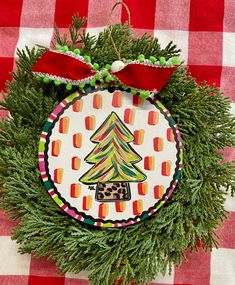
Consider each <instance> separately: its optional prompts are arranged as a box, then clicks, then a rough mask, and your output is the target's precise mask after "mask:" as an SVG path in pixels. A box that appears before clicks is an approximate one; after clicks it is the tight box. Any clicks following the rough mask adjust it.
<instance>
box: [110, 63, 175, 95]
mask: <svg viewBox="0 0 235 285" xmlns="http://www.w3.org/2000/svg"><path fill="white" fill-rule="evenodd" d="M175 69H176V66H173V67H159V66H153V65H145V64H141V63H130V64H128V65H127V66H126V67H124V68H123V69H122V70H120V71H117V72H115V73H113V75H114V76H115V77H117V78H118V80H119V81H121V82H122V83H123V84H125V85H127V86H129V87H133V88H136V89H142V90H147V91H154V92H156V91H160V90H161V89H162V87H163V86H164V85H165V84H166V83H167V81H168V80H169V78H170V77H171V75H172V74H173V72H174V71H175Z"/></svg>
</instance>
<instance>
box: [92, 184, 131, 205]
mask: <svg viewBox="0 0 235 285" xmlns="http://www.w3.org/2000/svg"><path fill="white" fill-rule="evenodd" d="M130 199H131V193H130V185H129V183H127V182H109V183H102V182H100V183H98V184H97V187H96V200H98V201H104V202H112V201H127V200H130Z"/></svg>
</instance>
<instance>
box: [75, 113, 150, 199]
mask: <svg viewBox="0 0 235 285" xmlns="http://www.w3.org/2000/svg"><path fill="white" fill-rule="evenodd" d="M90 139H91V141H92V142H93V143H96V144H97V145H96V147H95V148H94V149H93V150H92V151H91V153H90V154H88V155H87V156H86V157H85V161H86V162H87V163H90V164H94V166H93V167H92V168H91V169H90V170H89V171H87V172H86V173H85V174H84V175H83V176H82V177H81V178H80V179H79V180H80V181H81V182H83V183H84V184H97V188H96V199H97V200H103V201H112V200H129V199H130V187H129V183H128V182H140V181H144V180H145V179H146V176H145V174H144V173H143V172H142V171H141V170H140V169H139V168H138V167H137V166H136V165H134V164H136V163H137V162H139V161H141V160H142V158H141V156H139V155H138V154H137V152H135V151H134V149H133V148H132V147H131V146H130V144H129V143H130V142H132V141H133V140H134V136H133V135H132V133H131V132H130V131H129V130H128V128H127V127H126V126H125V124H124V123H123V122H122V121H121V119H120V118H119V117H118V115H117V114H116V113H115V112H112V113H111V114H110V115H109V116H108V117H107V119H106V120H105V121H104V122H103V124H102V125H101V126H100V127H99V129H98V130H97V131H96V132H95V133H94V134H93V135H92V136H91V138H90Z"/></svg>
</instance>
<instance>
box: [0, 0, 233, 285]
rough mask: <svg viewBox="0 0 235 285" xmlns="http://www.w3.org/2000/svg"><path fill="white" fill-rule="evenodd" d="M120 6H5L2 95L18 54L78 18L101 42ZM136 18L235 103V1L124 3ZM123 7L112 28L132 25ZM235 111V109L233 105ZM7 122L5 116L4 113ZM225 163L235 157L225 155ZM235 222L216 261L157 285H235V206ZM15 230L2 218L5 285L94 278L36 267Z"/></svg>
mask: <svg viewBox="0 0 235 285" xmlns="http://www.w3.org/2000/svg"><path fill="white" fill-rule="evenodd" d="M115 2H116V0H7V1H4V0H1V1H0V90H1V89H4V88H5V81H6V80H7V79H10V75H9V72H10V71H11V70H12V69H14V68H15V63H14V61H15V59H16V48H20V49H22V48H24V47H25V45H27V46H29V47H33V46H34V45H35V44H41V45H44V46H48V47H49V46H50V43H51V40H52V36H53V24H54V21H55V22H56V23H57V26H58V27H60V28H62V30H65V29H66V28H67V27H68V25H69V24H70V22H71V16H72V15H73V14H74V13H75V12H79V14H80V15H81V16H86V17H87V18H88V21H87V24H86V29H87V31H89V32H90V33H91V34H98V33H99V32H100V31H102V30H103V28H104V26H105V25H106V24H107V17H108V15H109V13H110V9H111V7H112V6H113V5H114V3H115ZM124 2H125V3H126V4H127V5H128V6H129V9H130V12H131V22H132V25H133V28H134V30H135V33H136V36H140V35H142V34H143V33H145V32H147V33H148V34H151V35H153V36H156V37H158V38H159V40H160V43H161V44H162V46H163V47H164V46H165V45H166V44H167V43H168V42H169V41H170V40H173V41H174V42H175V43H176V44H177V45H178V47H179V48H181V49H182V58H183V60H185V63H186V64H188V65H189V70H190V71H191V73H192V74H193V75H194V76H195V77H196V79H197V80H198V81H202V80H207V82H208V83H210V84H212V83H215V84H216V85H217V86H220V88H221V90H222V91H223V92H224V93H225V96H227V97H230V98H231V99H232V101H233V102H235V52H234V51H235V0H191V1H190V0H145V1H144V0H125V1H124ZM126 17H127V16H126V12H125V9H124V8H123V7H121V6H118V7H117V8H116V9H115V12H114V14H113V17H112V22H113V23H115V22H116V23H117V22H120V21H122V22H123V21H125V20H126ZM232 107H233V110H235V103H233V104H232ZM0 114H1V116H4V115H6V114H5V113H4V112H1V113H0ZM225 156H226V159H232V158H233V159H234V158H235V155H234V151H233V150H231V149H227V150H225ZM226 209H227V210H228V211H229V215H228V219H227V220H226V221H225V222H224V224H223V227H221V228H220V229H219V230H218V232H219V234H220V236H221V244H220V248H219V249H214V250H213V251H212V252H210V253H203V252H202V251H199V252H198V253H197V254H193V255H190V254H187V256H188V262H187V263H185V262H184V263H183V264H182V266H181V267H180V268H174V270H173V273H172V275H171V276H165V277H162V278H158V279H156V280H155V281H152V283H150V284H158V285H160V284H161V285H162V284H168V285H173V284H174V285H176V284H185V285H186V284H187V285H234V284H235V233H234V229H235V198H231V197H229V198H228V199H227V201H226ZM11 228H12V223H11V222H9V220H8V219H7V216H6V215H4V214H3V212H0V284H1V285H39V284H40V285H78V284H79V285H85V284H89V282H88V280H87V273H86V272H82V273H80V274H79V275H74V274H66V275H65V276H61V275H59V274H58V272H56V269H55V265H54V264H52V263H50V262H48V261H47V260H46V259H41V260H36V259H34V258H32V257H31V256H30V255H20V254H18V253H17V248H18V246H17V245H16V243H15V242H14V241H12V240H11V237H10V233H11ZM97 285H98V284H97Z"/></svg>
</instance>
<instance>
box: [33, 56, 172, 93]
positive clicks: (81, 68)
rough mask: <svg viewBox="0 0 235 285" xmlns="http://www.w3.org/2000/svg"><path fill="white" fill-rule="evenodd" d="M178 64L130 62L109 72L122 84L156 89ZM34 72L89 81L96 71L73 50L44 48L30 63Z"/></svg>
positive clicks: (78, 80)
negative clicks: (37, 57)
mask: <svg viewBox="0 0 235 285" xmlns="http://www.w3.org/2000/svg"><path fill="white" fill-rule="evenodd" d="M176 68H177V66H173V67H170V66H162V67H161V66H154V65H151V64H146V63H139V62H133V63H129V64H127V65H126V66H125V67H124V68H123V69H122V70H120V71H117V72H110V75H112V76H114V77H115V78H116V79H117V81H120V82H121V83H122V84H124V85H126V86H128V87H131V88H135V89H140V90H146V91H152V92H157V91H160V90H161V89H162V87H163V86H164V85H165V84H166V83H167V81H168V80H169V78H170V77H171V75H172V74H173V72H174V71H175V69H176ZM33 72H34V73H35V74H38V75H41V76H47V77H48V78H50V79H54V80H61V81H62V82H63V83H72V84H78V83H81V82H85V81H86V82H89V80H92V79H93V77H94V75H95V74H96V73H97V71H95V70H94V69H93V68H92V65H90V64H88V63H86V62H84V61H82V60H80V58H79V57H77V56H76V55H72V54H62V53H58V52H56V51H46V52H45V53H44V54H43V55H42V56H41V58H40V59H39V60H38V61H37V62H36V64H35V65H34V67H33Z"/></svg>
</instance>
